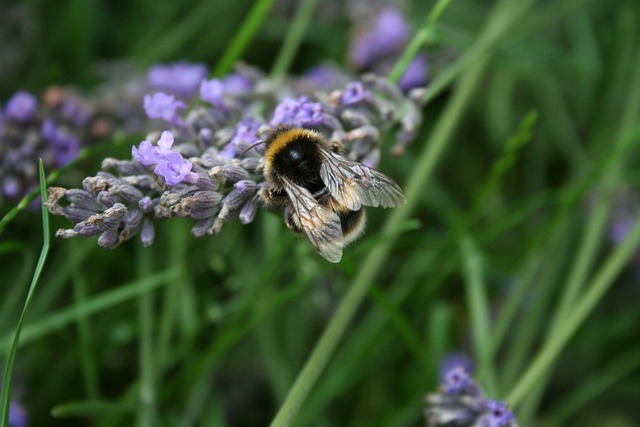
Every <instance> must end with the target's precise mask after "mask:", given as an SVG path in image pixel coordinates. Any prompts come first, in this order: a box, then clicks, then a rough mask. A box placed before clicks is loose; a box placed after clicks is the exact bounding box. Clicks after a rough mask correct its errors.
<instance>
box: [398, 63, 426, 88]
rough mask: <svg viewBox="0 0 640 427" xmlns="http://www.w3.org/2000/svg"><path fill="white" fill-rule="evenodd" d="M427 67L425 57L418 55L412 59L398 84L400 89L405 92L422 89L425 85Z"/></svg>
mask: <svg viewBox="0 0 640 427" xmlns="http://www.w3.org/2000/svg"><path fill="white" fill-rule="evenodd" d="M428 72H429V67H428V63H427V56H426V55H418V56H416V57H415V58H413V61H411V63H410V64H409V66H408V67H407V69H406V70H405V72H404V74H403V75H402V77H401V78H400V82H398V86H400V89H402V90H403V91H405V92H407V91H408V90H410V89H413V88H417V87H424V86H426V84H427V73H428Z"/></svg>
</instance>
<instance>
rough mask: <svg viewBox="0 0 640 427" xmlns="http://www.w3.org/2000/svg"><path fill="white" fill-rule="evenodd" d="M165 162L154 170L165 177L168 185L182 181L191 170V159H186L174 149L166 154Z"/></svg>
mask: <svg viewBox="0 0 640 427" xmlns="http://www.w3.org/2000/svg"><path fill="white" fill-rule="evenodd" d="M164 158H165V162H163V163H161V164H159V165H158V166H157V167H156V168H155V170H154V172H155V174H156V175H160V176H161V177H163V178H164V179H165V181H166V182H167V185H176V184H179V183H181V182H182V181H183V180H184V178H185V176H186V175H187V173H189V172H191V167H192V164H191V162H190V161H189V160H184V159H183V158H182V155H181V154H180V153H176V152H175V151H172V152H170V153H168V154H167V155H165V157H164Z"/></svg>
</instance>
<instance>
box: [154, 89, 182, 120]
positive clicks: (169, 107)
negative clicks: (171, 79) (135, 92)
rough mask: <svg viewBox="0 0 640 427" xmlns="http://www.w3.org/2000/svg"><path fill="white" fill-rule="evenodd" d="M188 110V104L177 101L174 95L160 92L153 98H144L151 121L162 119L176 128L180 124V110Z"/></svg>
mask: <svg viewBox="0 0 640 427" xmlns="http://www.w3.org/2000/svg"><path fill="white" fill-rule="evenodd" d="M184 108H187V106H186V104H185V103H184V102H182V101H180V100H176V99H175V97H174V96H173V95H167V94H166V93H162V92H158V93H154V94H153V96H151V95H145V96H144V110H145V111H146V113H147V116H149V118H150V119H162V120H164V121H166V122H167V123H169V124H172V125H174V126H176V125H178V124H179V123H180V116H179V115H178V110H181V109H184Z"/></svg>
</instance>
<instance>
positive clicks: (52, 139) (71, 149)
mask: <svg viewBox="0 0 640 427" xmlns="http://www.w3.org/2000/svg"><path fill="white" fill-rule="evenodd" d="M40 131H41V132H42V136H43V137H44V139H45V141H47V142H48V143H49V145H50V146H51V147H52V148H53V152H54V155H55V159H56V165H57V166H58V167H61V166H64V165H66V164H67V163H69V162H71V161H72V160H74V159H75V158H76V157H78V153H79V152H80V138H78V137H77V136H76V135H74V134H72V133H70V132H69V131H67V130H65V129H64V128H61V127H58V126H57V125H56V124H55V122H54V121H53V120H52V119H46V120H45V121H44V122H42V126H41V128H40Z"/></svg>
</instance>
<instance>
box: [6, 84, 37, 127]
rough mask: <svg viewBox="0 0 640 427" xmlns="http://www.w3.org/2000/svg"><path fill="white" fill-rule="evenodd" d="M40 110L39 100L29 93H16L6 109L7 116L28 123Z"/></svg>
mask: <svg viewBox="0 0 640 427" xmlns="http://www.w3.org/2000/svg"><path fill="white" fill-rule="evenodd" d="M37 109H38V100H37V99H36V97H35V96H33V95H31V94H30V93H29V92H26V91H20V92H16V93H15V94H14V95H13V96H12V97H11V98H9V100H8V101H7V105H6V107H5V111H4V112H5V115H6V116H7V117H9V118H11V119H14V120H16V121H19V122H26V121H27V120H29V119H31V118H33V115H34V114H35V112H36V110H37Z"/></svg>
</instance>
